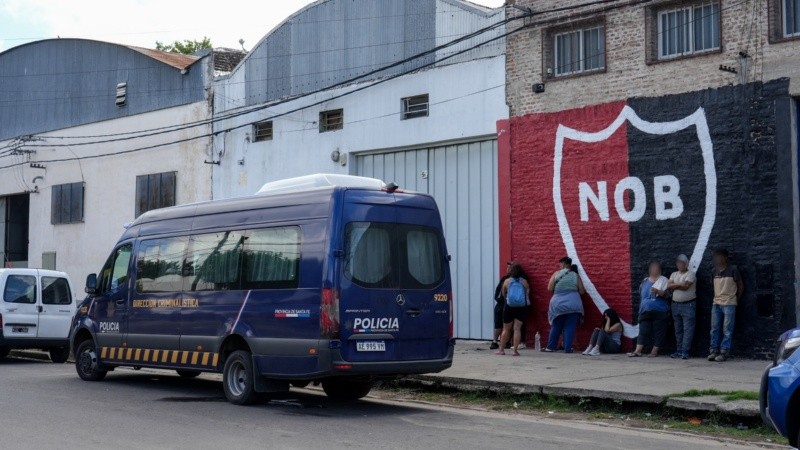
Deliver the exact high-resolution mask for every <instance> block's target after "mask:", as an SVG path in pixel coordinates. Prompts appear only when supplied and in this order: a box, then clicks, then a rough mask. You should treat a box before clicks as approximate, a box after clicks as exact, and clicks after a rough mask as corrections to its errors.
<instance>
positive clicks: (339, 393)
mask: <svg viewBox="0 0 800 450" xmlns="http://www.w3.org/2000/svg"><path fill="white" fill-rule="evenodd" d="M322 390H323V391H325V394H327V396H328V397H329V398H330V399H331V400H335V401H340V402H349V401H353V400H358V399H360V398H364V397H366V396H367V394H369V391H370V390H372V382H370V381H357V380H347V379H342V378H331V379H329V380H324V381H323V382H322Z"/></svg>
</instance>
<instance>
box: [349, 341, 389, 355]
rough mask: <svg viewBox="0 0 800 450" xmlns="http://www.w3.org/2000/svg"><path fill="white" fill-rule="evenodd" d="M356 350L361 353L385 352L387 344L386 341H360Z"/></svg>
mask: <svg viewBox="0 0 800 450" xmlns="http://www.w3.org/2000/svg"><path fill="white" fill-rule="evenodd" d="M356 350H357V351H359V352H385V351H386V342H384V341H358V342H356Z"/></svg>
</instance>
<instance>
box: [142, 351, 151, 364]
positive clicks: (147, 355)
mask: <svg viewBox="0 0 800 450" xmlns="http://www.w3.org/2000/svg"><path fill="white" fill-rule="evenodd" d="M142 358H143V359H144V362H150V349H149V348H146V349H144V356H143V357H142Z"/></svg>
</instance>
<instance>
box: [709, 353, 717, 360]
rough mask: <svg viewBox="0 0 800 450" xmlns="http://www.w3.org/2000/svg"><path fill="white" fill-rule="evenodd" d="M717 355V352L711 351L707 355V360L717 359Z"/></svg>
mask: <svg viewBox="0 0 800 450" xmlns="http://www.w3.org/2000/svg"><path fill="white" fill-rule="evenodd" d="M717 356H719V353H717V352H711V354H709V355H708V360H709V361H716V360H717Z"/></svg>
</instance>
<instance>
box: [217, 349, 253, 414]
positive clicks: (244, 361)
mask: <svg viewBox="0 0 800 450" xmlns="http://www.w3.org/2000/svg"><path fill="white" fill-rule="evenodd" d="M254 376H255V374H254V373H253V359H252V358H251V357H250V352H246V351H242V350H239V351H235V352H233V353H231V354H230V356H228V359H226V360H225V368H224V369H223V370H222V387H223V389H224V390H225V397H227V398H228V401H229V402H231V403H233V404H234V405H252V404H253V403H256V402H258V401H259V400H261V399H262V396H261V395H259V393H258V392H256V389H255V382H254V381H255V380H254V379H253V377H254Z"/></svg>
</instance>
